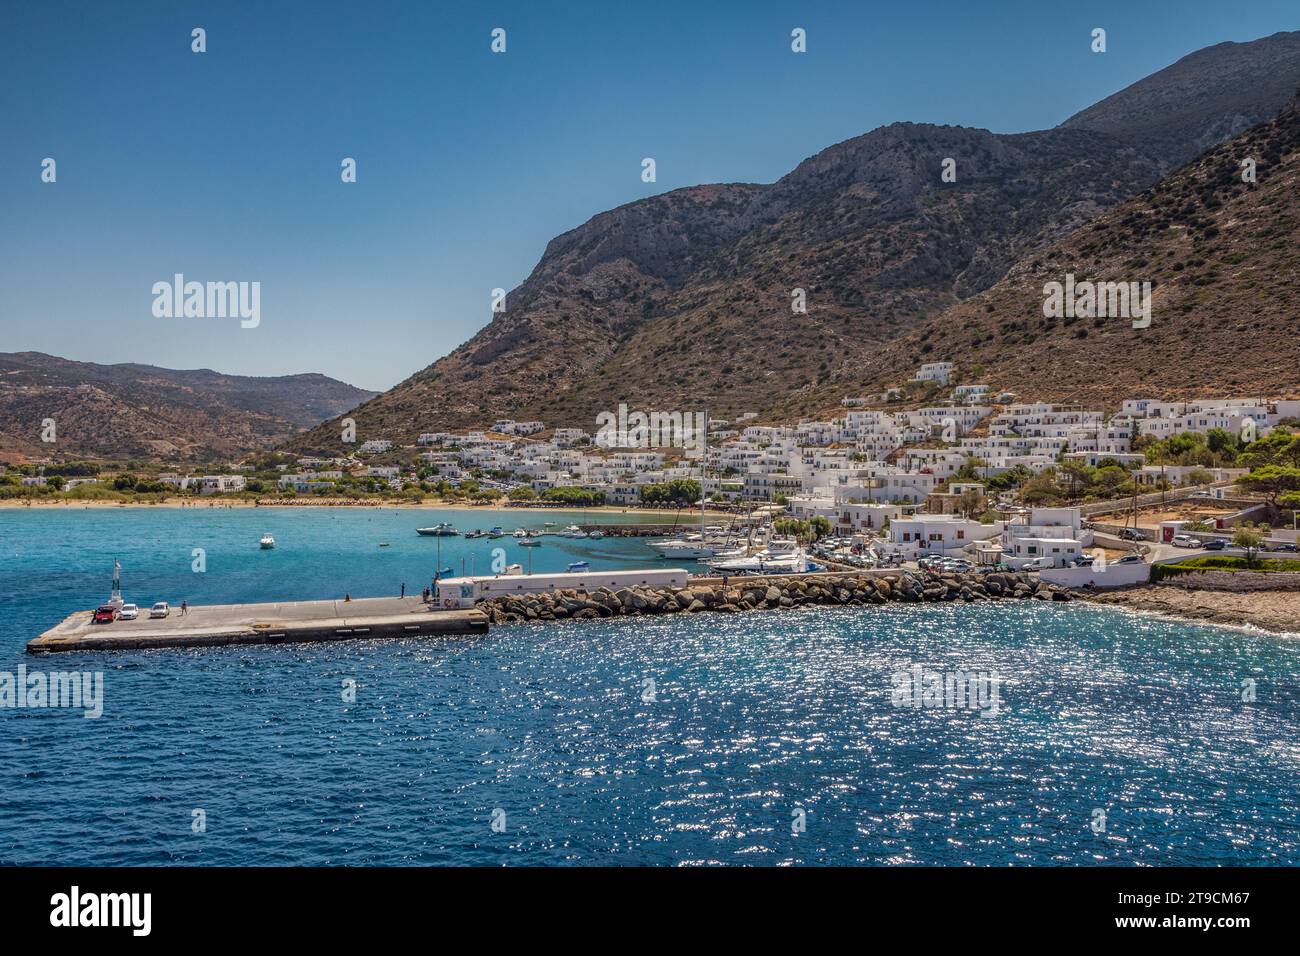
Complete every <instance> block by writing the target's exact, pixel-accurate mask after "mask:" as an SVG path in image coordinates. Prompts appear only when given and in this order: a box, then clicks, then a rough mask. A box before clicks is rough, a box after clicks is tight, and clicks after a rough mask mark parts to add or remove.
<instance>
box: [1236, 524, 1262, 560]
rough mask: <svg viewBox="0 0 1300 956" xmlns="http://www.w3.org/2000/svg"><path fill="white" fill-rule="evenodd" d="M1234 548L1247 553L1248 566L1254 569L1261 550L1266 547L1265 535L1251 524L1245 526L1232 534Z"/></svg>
mask: <svg viewBox="0 0 1300 956" xmlns="http://www.w3.org/2000/svg"><path fill="white" fill-rule="evenodd" d="M1232 546H1233V547H1234V548H1240V549H1241V550H1242V551H1245V552H1246V564H1248V565H1251V566H1252V567H1253V566H1254V564H1255V561H1256V555H1258V554H1259V549H1260V548H1261V547H1263V546H1264V534H1263V532H1262V531H1260V529H1258V528H1256V527H1255V526H1254V525H1251V524H1243V525H1241V526H1240V527H1238V528H1237V530H1236V531H1234V532H1233V533H1232Z"/></svg>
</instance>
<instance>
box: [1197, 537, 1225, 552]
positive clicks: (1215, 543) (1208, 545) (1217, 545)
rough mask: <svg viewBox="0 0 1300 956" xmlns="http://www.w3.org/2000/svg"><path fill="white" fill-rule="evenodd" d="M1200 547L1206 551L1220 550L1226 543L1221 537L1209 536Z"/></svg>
mask: <svg viewBox="0 0 1300 956" xmlns="http://www.w3.org/2000/svg"><path fill="white" fill-rule="evenodd" d="M1202 547H1203V548H1205V550H1206V551H1222V550H1223V549H1224V548H1226V547H1227V544H1226V543H1225V542H1224V540H1223V539H1222V538H1211V539H1210V540H1209V541H1206V542H1205V543H1204V544H1203V545H1202Z"/></svg>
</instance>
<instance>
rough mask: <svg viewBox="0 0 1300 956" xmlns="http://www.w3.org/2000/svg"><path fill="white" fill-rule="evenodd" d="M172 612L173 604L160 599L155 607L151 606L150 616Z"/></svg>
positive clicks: (161, 615) (163, 615)
mask: <svg viewBox="0 0 1300 956" xmlns="http://www.w3.org/2000/svg"><path fill="white" fill-rule="evenodd" d="M171 612H172V609H171V605H170V604H168V603H167V602H166V601H159V602H158V603H157V604H155V605H154V606H153V607H151V608H149V616H150V617H166V616H167V615H168V614H170V613H171Z"/></svg>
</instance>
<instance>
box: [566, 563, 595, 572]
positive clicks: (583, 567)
mask: <svg viewBox="0 0 1300 956" xmlns="http://www.w3.org/2000/svg"><path fill="white" fill-rule="evenodd" d="M564 569H565V570H566V571H568V572H570V573H573V572H575V571H590V570H591V565H590V564H588V563H587V562H586V561H573V562H571V563H569V564H566V565H565V566H564Z"/></svg>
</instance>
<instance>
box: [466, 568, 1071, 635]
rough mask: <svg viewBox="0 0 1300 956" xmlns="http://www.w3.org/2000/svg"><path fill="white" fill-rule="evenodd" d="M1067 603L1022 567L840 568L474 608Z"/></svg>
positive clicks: (504, 614) (527, 613)
mask: <svg viewBox="0 0 1300 956" xmlns="http://www.w3.org/2000/svg"><path fill="white" fill-rule="evenodd" d="M1031 599H1032V600H1039V601H1069V600H1071V597H1070V593H1069V592H1068V591H1067V590H1065V589H1064V588H1060V587H1057V586H1056V585H1054V584H1048V583H1046V582H1045V581H1040V580H1038V578H1037V577H1036V576H1031V575H1029V574H1024V573H1013V572H993V573H989V574H975V573H968V574H942V573H933V572H927V571H919V572H908V573H907V574H904V575H902V576H899V577H895V578H892V579H891V578H885V577H873V576H868V575H859V574H853V573H844V574H830V575H828V574H814V575H790V576H788V577H784V576H783V577H781V578H779V579H773V578H770V577H769V578H754V579H747V578H743V577H742V578H733V579H731V580H729V581H728V582H727V583H726V584H725V585H722V584H717V583H712V584H711V583H707V582H701V583H699V584H691V585H688V586H687V587H684V588H661V587H624V588H617V589H611V588H607V587H602V588H599V589H597V590H595V591H591V592H588V591H578V590H573V589H569V588H565V589H561V590H557V591H543V592H539V593H536V594H514V595H503V596H501V597H496V598H492V599H491V600H487V601H483V602H481V603H480V604H479V605H478V607H479V610H481V611H483V612H484V613H486V614H487V615H488V618H489V620H490V621H491V622H492V623H493V624H517V623H523V622H528V621H556V620H567V619H576V620H584V619H592V618H599V617H617V616H625V615H644V614H695V613H698V612H700V611H713V612H716V613H721V614H734V613H737V612H739V611H755V610H765V609H775V608H789V607H806V606H812V605H833V606H840V605H866V604H886V603H888V602H891V601H899V602H912V603H920V602H926V601H967V602H976V601H1003V600H1031Z"/></svg>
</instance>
